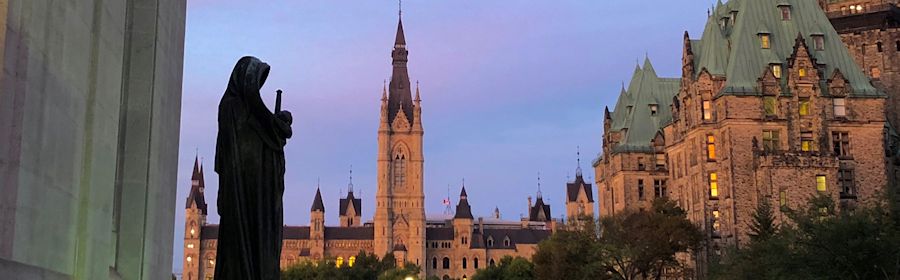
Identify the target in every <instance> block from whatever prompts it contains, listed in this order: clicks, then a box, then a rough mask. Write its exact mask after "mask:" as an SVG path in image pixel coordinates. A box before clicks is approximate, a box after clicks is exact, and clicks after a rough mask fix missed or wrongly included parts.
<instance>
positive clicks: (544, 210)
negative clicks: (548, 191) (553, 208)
mask: <svg viewBox="0 0 900 280" xmlns="http://www.w3.org/2000/svg"><path fill="white" fill-rule="evenodd" d="M529 212H530V213H529V215H528V220H529V221H532V222H546V221H550V219H552V218H553V216H552V215H550V205H547V204H544V198H543V197H541V196H538V197H537V201H535V202H534V206H532V207H531V209H530V211H529Z"/></svg>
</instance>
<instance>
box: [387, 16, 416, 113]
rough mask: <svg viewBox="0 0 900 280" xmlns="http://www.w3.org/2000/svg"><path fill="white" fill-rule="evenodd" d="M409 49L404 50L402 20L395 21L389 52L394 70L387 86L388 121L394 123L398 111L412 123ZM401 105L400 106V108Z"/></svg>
mask: <svg viewBox="0 0 900 280" xmlns="http://www.w3.org/2000/svg"><path fill="white" fill-rule="evenodd" d="M408 56H409V51H407V50H406V35H405V34H404V33H403V20H402V19H399V20H398V22H397V35H396V37H395V39H394V50H393V51H392V52H391V58H392V61H393V67H394V71H393V73H392V74H391V82H390V85H389V87H388V122H389V123H394V119H395V118H396V117H397V115H398V113H399V111H401V110H402V111H404V113H405V114H406V118H407V120H408V121H409V123H413V118H414V115H413V107H414V106H413V100H412V90H411V89H410V86H411V85H410V82H409V71H408V70H407V66H406V65H407V62H408V61H409V60H408ZM401 105H402V108H401Z"/></svg>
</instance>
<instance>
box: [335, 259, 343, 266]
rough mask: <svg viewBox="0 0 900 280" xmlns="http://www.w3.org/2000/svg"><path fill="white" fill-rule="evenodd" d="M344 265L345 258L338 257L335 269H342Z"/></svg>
mask: <svg viewBox="0 0 900 280" xmlns="http://www.w3.org/2000/svg"><path fill="white" fill-rule="evenodd" d="M343 264H344V257H337V261H335V262H334V266H335V267H341V265H343Z"/></svg>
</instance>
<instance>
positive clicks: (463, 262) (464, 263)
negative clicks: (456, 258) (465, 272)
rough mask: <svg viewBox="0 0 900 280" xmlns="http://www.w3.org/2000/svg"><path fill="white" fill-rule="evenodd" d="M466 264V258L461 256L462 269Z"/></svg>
mask: <svg viewBox="0 0 900 280" xmlns="http://www.w3.org/2000/svg"><path fill="white" fill-rule="evenodd" d="M466 265H467V263H466V258H465V257H463V261H462V268H463V269H466Z"/></svg>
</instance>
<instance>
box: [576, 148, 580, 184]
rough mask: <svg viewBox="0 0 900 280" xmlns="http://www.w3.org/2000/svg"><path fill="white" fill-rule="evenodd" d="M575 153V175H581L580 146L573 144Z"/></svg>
mask: <svg viewBox="0 0 900 280" xmlns="http://www.w3.org/2000/svg"><path fill="white" fill-rule="evenodd" d="M575 150H576V152H575V155H576V157H577V159H576V161H577V162H578V167H577V168H575V177H576V180H578V179H577V177H581V146H575Z"/></svg>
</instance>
